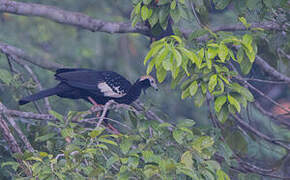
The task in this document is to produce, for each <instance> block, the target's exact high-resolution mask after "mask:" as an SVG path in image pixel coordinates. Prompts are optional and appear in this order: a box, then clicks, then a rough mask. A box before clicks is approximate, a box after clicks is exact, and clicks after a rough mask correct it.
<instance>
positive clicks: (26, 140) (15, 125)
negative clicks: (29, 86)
mask: <svg viewBox="0 0 290 180" xmlns="http://www.w3.org/2000/svg"><path fill="white" fill-rule="evenodd" d="M6 109H7V108H6V107H5V106H4V105H3V104H2V103H1V102H0V112H1V114H3V115H4V116H5V117H6V119H7V120H8V121H9V123H10V124H11V126H12V127H13V128H14V129H15V131H16V132H17V134H18V135H19V137H20V139H21V140H22V141H23V142H24V144H25V146H26V147H27V149H28V150H29V151H30V152H34V149H33V147H32V145H31V144H30V142H29V140H28V139H27V137H26V136H25V135H24V133H23V132H22V131H21V129H20V128H19V126H18V125H17V124H16V122H15V120H14V119H13V118H12V117H11V116H9V115H7V114H5V110H6Z"/></svg>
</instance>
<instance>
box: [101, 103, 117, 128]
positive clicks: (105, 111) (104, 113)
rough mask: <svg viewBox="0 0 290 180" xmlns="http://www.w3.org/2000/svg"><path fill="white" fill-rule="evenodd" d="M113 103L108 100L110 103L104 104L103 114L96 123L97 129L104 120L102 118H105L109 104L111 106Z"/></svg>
mask: <svg viewBox="0 0 290 180" xmlns="http://www.w3.org/2000/svg"><path fill="white" fill-rule="evenodd" d="M114 102H115V101H114V100H110V101H108V102H107V103H106V104H105V106H104V109H103V112H102V115H101V117H100V119H99V121H98V124H97V127H100V125H101V124H102V122H103V120H104V118H105V116H106V114H107V111H108V108H109V106H110V105H111V104H113V103H114Z"/></svg>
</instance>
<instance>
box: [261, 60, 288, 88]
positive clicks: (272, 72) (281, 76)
mask: <svg viewBox="0 0 290 180" xmlns="http://www.w3.org/2000/svg"><path fill="white" fill-rule="evenodd" d="M255 62H256V63H257V64H258V65H259V66H260V67H261V68H262V69H263V70H264V71H265V72H267V73H269V74H270V75H271V76H273V77H275V78H277V79H278V80H281V81H287V82H288V83H290V77H287V76H285V75H284V74H282V73H280V72H278V71H277V70H276V69H274V68H273V67H272V66H270V65H269V64H268V63H267V62H266V61H265V60H264V59H263V58H261V57H260V56H258V55H257V56H256V60H255Z"/></svg>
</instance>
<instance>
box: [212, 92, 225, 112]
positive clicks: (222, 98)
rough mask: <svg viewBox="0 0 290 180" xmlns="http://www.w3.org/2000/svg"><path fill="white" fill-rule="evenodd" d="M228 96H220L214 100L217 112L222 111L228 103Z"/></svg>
mask: <svg viewBox="0 0 290 180" xmlns="http://www.w3.org/2000/svg"><path fill="white" fill-rule="evenodd" d="M226 101H227V97H226V96H219V97H217V98H216V100H215V101H214V108H215V111H216V112H220V110H221V108H222V107H223V105H224V104H225V103H226Z"/></svg>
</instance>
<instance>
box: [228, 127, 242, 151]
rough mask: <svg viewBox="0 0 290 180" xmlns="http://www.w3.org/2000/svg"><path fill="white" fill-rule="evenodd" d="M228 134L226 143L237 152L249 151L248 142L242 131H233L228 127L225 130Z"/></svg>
mask: <svg viewBox="0 0 290 180" xmlns="http://www.w3.org/2000/svg"><path fill="white" fill-rule="evenodd" d="M225 134H226V136H225V137H226V138H225V140H226V143H227V144H228V145H229V146H230V148H231V149H232V150H233V151H235V152H237V153H242V154H245V153H247V151H248V143H247V141H246V139H245V137H244V135H243V134H242V133H241V132H240V131H231V130H230V129H227V130H226V131H225Z"/></svg>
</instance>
